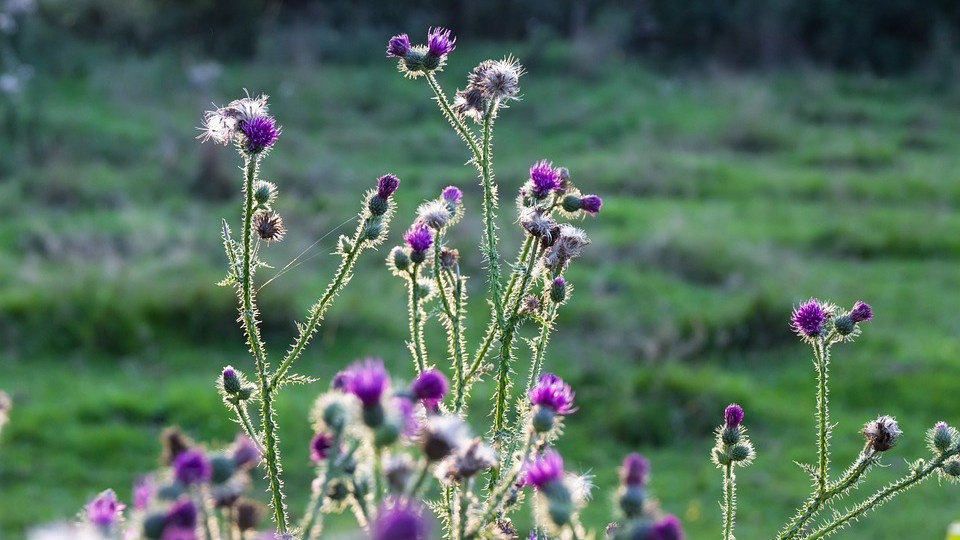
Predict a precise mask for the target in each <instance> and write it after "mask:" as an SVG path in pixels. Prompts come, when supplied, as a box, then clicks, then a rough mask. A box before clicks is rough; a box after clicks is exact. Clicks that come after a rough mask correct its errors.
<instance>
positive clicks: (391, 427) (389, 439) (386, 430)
mask: <svg viewBox="0 0 960 540" xmlns="http://www.w3.org/2000/svg"><path fill="white" fill-rule="evenodd" d="M381 410H382V409H381ZM364 412H366V409H364ZM402 432H403V426H402V425H400V424H398V423H396V422H383V423H381V424H380V425H379V426H378V427H377V429H376V430H374V432H373V445H374V446H375V447H377V448H386V447H387V446H390V445H391V444H393V443H395V442H397V440H398V439H400V434H401V433H402Z"/></svg>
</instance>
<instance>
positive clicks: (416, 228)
mask: <svg viewBox="0 0 960 540" xmlns="http://www.w3.org/2000/svg"><path fill="white" fill-rule="evenodd" d="M403 239H404V240H405V241H406V242H407V244H408V245H409V246H410V249H412V250H414V251H420V252H423V251H426V250H428V249H430V246H432V245H433V233H432V232H430V227H427V226H426V224H424V223H421V222H419V221H418V222H416V223H414V224H413V225H411V226H410V228H409V229H407V232H405V233H403Z"/></svg>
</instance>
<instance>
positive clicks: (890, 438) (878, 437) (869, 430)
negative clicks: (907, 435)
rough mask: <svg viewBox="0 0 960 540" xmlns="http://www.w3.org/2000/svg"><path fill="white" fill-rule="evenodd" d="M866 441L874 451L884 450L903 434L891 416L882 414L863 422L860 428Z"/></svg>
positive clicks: (890, 446) (892, 445)
mask: <svg viewBox="0 0 960 540" xmlns="http://www.w3.org/2000/svg"><path fill="white" fill-rule="evenodd" d="M861 433H863V436H864V437H865V438H866V440H867V443H869V444H870V447H871V448H872V449H873V450H874V451H875V452H884V451H887V450H889V449H891V448H893V447H894V446H895V445H896V444H897V438H898V437H899V436H900V435H902V434H903V432H902V431H900V427H899V426H897V421H896V419H894V418H893V417H892V416H888V415H883V416H879V417H877V419H876V420H871V421H869V422H867V423H866V424H864V426H863V429H862V430H861Z"/></svg>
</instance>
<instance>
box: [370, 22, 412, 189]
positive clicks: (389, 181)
mask: <svg viewBox="0 0 960 540" xmlns="http://www.w3.org/2000/svg"><path fill="white" fill-rule="evenodd" d="M404 35H406V34H404ZM399 186H400V179H399V178H397V177H396V176H394V175H392V174H385V175H383V176H381V177H380V178H378V179H377V195H379V196H380V198H382V199H387V198H389V197H390V196H391V195H393V192H394V191H396V190H397V187H399Z"/></svg>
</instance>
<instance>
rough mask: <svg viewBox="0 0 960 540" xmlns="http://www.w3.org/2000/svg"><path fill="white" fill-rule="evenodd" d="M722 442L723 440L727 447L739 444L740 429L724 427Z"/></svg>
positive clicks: (721, 434) (721, 435)
mask: <svg viewBox="0 0 960 540" xmlns="http://www.w3.org/2000/svg"><path fill="white" fill-rule="evenodd" d="M720 440H722V441H723V444H726V445H731V444H737V443H738V442H740V428H739V427H730V426H726V427H724V428H723V431H721V432H720Z"/></svg>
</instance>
